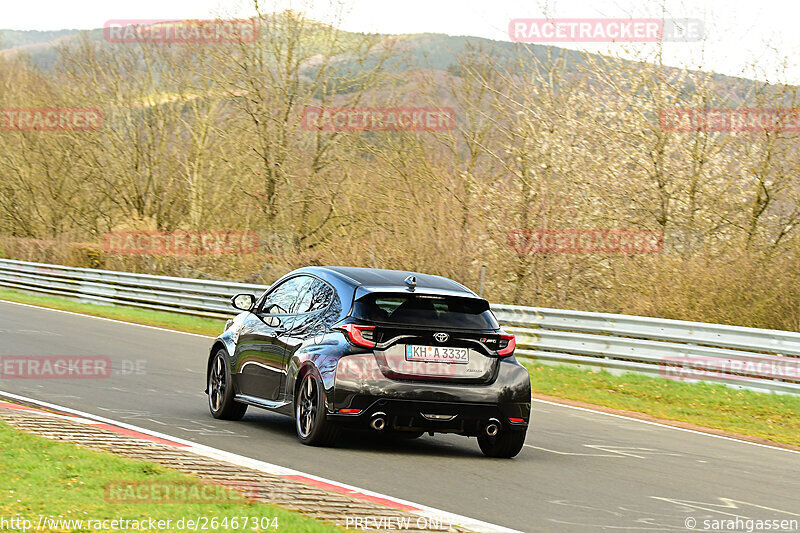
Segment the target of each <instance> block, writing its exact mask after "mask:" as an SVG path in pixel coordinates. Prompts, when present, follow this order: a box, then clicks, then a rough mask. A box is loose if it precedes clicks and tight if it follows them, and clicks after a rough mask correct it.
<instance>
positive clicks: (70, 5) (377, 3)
mask: <svg viewBox="0 0 800 533" xmlns="http://www.w3.org/2000/svg"><path fill="white" fill-rule="evenodd" d="M259 4H260V5H261V8H262V10H263V11H267V12H269V11H275V10H283V9H286V8H293V9H296V10H303V11H306V12H307V14H308V15H309V16H311V17H312V18H315V19H317V20H321V21H326V22H331V21H332V20H333V19H334V18H336V13H340V15H339V16H338V18H339V19H340V25H341V27H342V28H344V29H347V30H351V31H363V32H378V33H422V32H435V33H445V34H449V35H470V36H477V37H485V38H489V39H495V40H505V41H508V40H510V38H509V35H508V23H509V21H510V20H511V19H515V18H551V19H557V18H582V19H584V18H591V19H597V18H659V19H662V18H666V19H698V20H700V21H701V22H702V25H703V34H704V38H703V39H702V40H700V41H697V42H666V43H663V44H661V45H660V46H662V48H661V50H662V54H663V61H664V63H665V64H667V65H671V66H677V67H685V68H691V69H698V68H701V69H703V70H707V71H715V72H719V73H722V74H727V75H731V76H745V77H748V78H755V79H760V80H766V81H770V82H773V83H792V84H797V85H800V23H798V21H800V1H798V0H759V1H752V0H695V1H687V0H341V1H338V0H323V1H319V0H305V1H297V0H259ZM252 12H253V8H252V0H136V1H130V0H67V1H65V0H27V1H23V2H18V1H14V0H0V28H3V29H15V30H56V29H66V28H70V29H71V28H75V29H91V28H99V27H102V26H103V24H104V23H105V22H106V21H107V20H112V19H185V18H194V19H203V18H213V17H217V16H222V17H246V16H248V15H250V14H252ZM557 45H558V46H563V47H565V48H571V49H575V50H588V51H592V52H605V53H611V54H615V55H620V56H622V57H627V58H631V59H637V58H642V57H645V56H647V55H648V54H652V53H653V52H654V51H655V48H654V47H655V46H656V45H653V44H651V43H627V44H605V43H603V44H594V43H558V44H557Z"/></svg>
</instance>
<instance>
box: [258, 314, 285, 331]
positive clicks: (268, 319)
mask: <svg viewBox="0 0 800 533" xmlns="http://www.w3.org/2000/svg"><path fill="white" fill-rule="evenodd" d="M262 320H263V321H264V323H265V324H266V325H268V326H269V327H271V328H278V327H280V325H281V319H280V318H278V317H276V316H274V315H267V316H265V317H263V318H262Z"/></svg>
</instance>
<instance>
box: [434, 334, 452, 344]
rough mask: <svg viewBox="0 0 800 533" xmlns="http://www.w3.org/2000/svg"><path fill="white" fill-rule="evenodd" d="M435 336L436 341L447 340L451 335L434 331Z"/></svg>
mask: <svg viewBox="0 0 800 533" xmlns="http://www.w3.org/2000/svg"><path fill="white" fill-rule="evenodd" d="M433 338H434V339H436V342H447V339H449V338H450V335H448V334H447V333H434V334H433Z"/></svg>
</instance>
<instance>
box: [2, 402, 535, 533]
mask: <svg viewBox="0 0 800 533" xmlns="http://www.w3.org/2000/svg"><path fill="white" fill-rule="evenodd" d="M0 398H5V399H6V400H16V401H20V402H24V403H26V404H33V405H37V406H39V407H42V408H44V409H50V410H51V411H57V412H55V413H54V412H50V411H43V410H41V409H36V408H34V407H29V406H27V405H19V404H14V403H9V402H5V401H2V400H0V409H14V410H21V411H29V412H35V413H37V414H40V415H44V416H50V417H54V418H61V419H66V420H69V421H70V422H76V423H79V424H85V425H89V426H94V427H97V428H100V429H104V430H107V431H113V432H114V433H118V434H121V435H127V436H129V437H135V438H138V439H142V440H147V441H150V442H155V443H158V444H163V445H167V446H173V447H176V448H180V449H182V450H185V451H189V452H191V453H194V454H196V455H200V456H203V457H208V458H211V459H217V460H220V461H225V462H227V463H231V464H235V465H237V466H242V467H245V468H250V469H253V470H257V471H259V472H264V473H265V474H271V475H274V476H280V477H283V478H286V479H291V480H293V481H299V482H302V483H306V484H309V485H314V486H316V487H320V488H323V489H325V490H329V491H332V492H338V493H340V494H343V495H346V496H349V497H351V498H358V499H361V500H365V501H368V502H372V503H378V504H381V505H385V506H387V507H389V508H392V509H397V510H400V511H406V512H408V513H411V514H413V515H416V516H419V517H421V518H425V519H426V520H427V521H428V523H436V522H440V523H444V524H450V525H452V526H457V527H462V528H465V529H469V530H471V531H475V532H476V533H520V532H519V531H517V530H514V529H509V528H506V527H503V526H498V525H496V524H490V523H488V522H483V521H481V520H476V519H474V518H469V517H467V516H461V515H458V514H454V513H449V512H447V511H442V510H440V509H435V508H433V507H428V506H426V505H420V504H418V503H414V502H410V501H408V500H403V499H400V498H395V497H393V496H387V495H385V494H380V493H378V492H373V491H371V490H366V489H360V488H358V487H354V486H352V485H347V484H345V483H340V482H338V481H333V480H330V479H325V478H323V477H319V476H315V475H313V474H307V473H305V472H300V471H299V470H293V469H291V468H286V467H283V466H279V465H274V464H271V463H267V462H264V461H259V460H257V459H251V458H250V457H245V456H243V455H238V454H235V453H231V452H226V451H224V450H220V449H218V448H212V447H210V446H206V445H204V444H197V443H195V442H191V441H187V440H184V439H181V438H179V437H173V436H170V435H165V434H163V433H159V432H157V431H151V430H149V429H146V428H141V427H138V426H133V425H130V424H126V423H124V422H117V421H116V420H111V419H108V418H104V417H101V416H97V415H93V414H90V413H85V412H83V411H78V410H75V409H71V408H69V407H64V406H61V405H56V404H52V403H48V402H43V401H40V400H35V399H32V398H27V397H25V396H20V395H17V394H12V393H10V392H4V391H0Z"/></svg>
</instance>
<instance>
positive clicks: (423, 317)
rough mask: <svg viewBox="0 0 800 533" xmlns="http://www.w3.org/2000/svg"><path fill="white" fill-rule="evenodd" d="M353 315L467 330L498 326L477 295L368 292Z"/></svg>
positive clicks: (483, 301)
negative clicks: (472, 296)
mask: <svg viewBox="0 0 800 533" xmlns="http://www.w3.org/2000/svg"><path fill="white" fill-rule="evenodd" d="M353 316H354V317H356V318H362V319H364V320H369V321H371V322H384V323H390V324H408V325H414V326H435V327H451V328H470V329H497V327H498V324H497V320H495V318H494V315H493V314H492V312H491V311H490V310H489V302H487V301H486V300H482V299H479V298H461V297H457V296H435V295H428V294H382V293H373V294H368V295H366V296H364V297H362V298H360V299H359V300H357V301H356V302H355V305H354V307H353Z"/></svg>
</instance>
